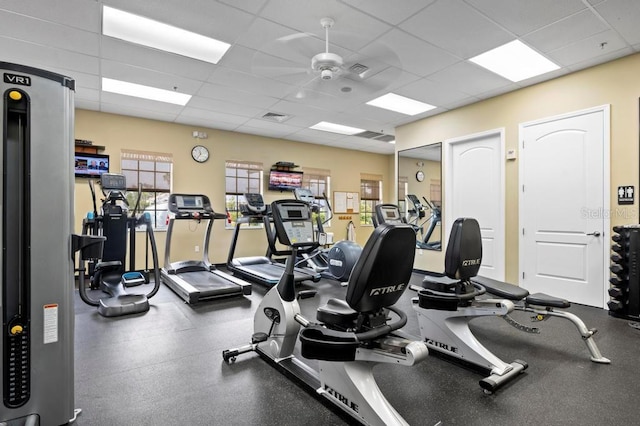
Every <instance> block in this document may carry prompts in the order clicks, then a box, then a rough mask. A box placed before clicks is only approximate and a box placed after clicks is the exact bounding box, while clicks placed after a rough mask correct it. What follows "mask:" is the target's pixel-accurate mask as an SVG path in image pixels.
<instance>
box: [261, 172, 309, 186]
mask: <svg viewBox="0 0 640 426" xmlns="http://www.w3.org/2000/svg"><path fill="white" fill-rule="evenodd" d="M301 187H302V172H296V171H282V170H271V171H269V190H271V191H293V190H294V189H296V188H301Z"/></svg>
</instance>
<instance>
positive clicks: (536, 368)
mask: <svg viewBox="0 0 640 426" xmlns="http://www.w3.org/2000/svg"><path fill="white" fill-rule="evenodd" d="M413 280H414V281H415V282H419V281H420V280H421V277H420V276H419V275H417V274H416V275H415V276H414V278H413ZM253 289H254V291H253V294H252V295H251V296H248V297H235V298H228V299H218V300H214V301H209V302H203V303H201V304H198V305H188V304H185V303H184V302H183V301H182V299H180V298H179V297H177V296H176V295H175V294H174V293H173V292H172V291H171V290H170V289H168V288H167V287H165V286H164V285H163V286H162V287H161V289H160V291H159V292H158V294H157V295H156V297H154V298H153V299H151V305H152V306H151V309H150V311H149V312H147V313H145V314H142V315H136V316H129V317H120V318H103V317H101V316H100V315H99V314H98V313H97V311H96V309H95V308H92V307H90V306H86V305H84V304H83V302H82V301H81V300H80V298H79V297H77V292H76V340H75V354H76V356H75V360H76V363H75V383H76V397H75V398H76V406H77V407H79V408H81V409H82V410H83V411H82V414H81V415H80V416H79V418H78V420H77V422H76V424H78V425H80V426H89V425H99V426H110V425H137V426H142V425H153V426H157V425H187V424H189V425H319V424H323V425H343V424H347V422H346V421H345V420H344V419H342V418H341V417H340V416H338V415H337V414H336V413H335V412H334V411H332V410H331V409H329V408H328V407H326V406H325V405H323V404H322V403H320V402H319V401H318V400H317V399H316V398H315V397H314V396H312V395H310V394H309V393H307V392H305V391H303V390H301V388H300V387H299V386H297V385H296V384H295V383H293V382H291V381H290V380H288V379H287V378H286V377H285V376H284V375H282V374H281V373H279V372H278V371H277V370H276V369H274V368H273V367H271V366H270V365H269V364H267V363H266V362H265V361H263V360H262V359H261V358H259V357H258V356H257V355H256V354H254V353H249V354H245V355H243V356H241V357H239V358H238V360H237V361H236V362H235V363H233V364H226V363H225V362H224V361H223V360H222V356H221V354H222V351H223V350H224V349H228V348H232V347H237V346H240V345H243V344H245V343H248V341H249V339H250V336H251V333H252V321H253V311H254V310H255V308H256V307H257V306H258V304H259V303H260V300H261V298H262V296H263V295H264V293H265V292H266V289H265V288H264V287H260V286H259V285H254V287H253ZM300 289H317V290H318V295H317V296H316V297H315V298H310V299H305V300H301V301H300V304H301V309H302V313H303V315H305V316H306V317H308V318H315V315H314V313H315V309H316V307H317V306H319V305H320V304H321V303H323V302H324V301H325V300H326V299H328V298H330V297H344V294H345V292H346V290H345V288H343V287H340V286H339V285H338V284H337V283H336V282H335V281H332V280H325V279H323V280H322V281H321V282H319V283H317V284H310V285H302V286H300ZM134 291H136V290H135V289H134V290H133V291H132V292H134ZM414 296H415V293H413V292H411V291H406V292H405V294H404V295H403V297H402V299H401V301H400V302H399V303H398V306H399V307H400V308H401V309H403V310H404V311H405V312H406V313H407V315H408V317H409V321H408V324H407V325H406V327H405V328H404V330H405V331H407V332H409V333H412V334H416V335H418V334H419V329H418V322H417V318H416V316H415V314H414V312H413V310H412V309H411V297H414ZM569 311H570V312H573V313H574V314H576V315H578V316H580V317H581V318H582V319H583V321H584V322H585V323H586V324H587V326H588V327H590V328H592V327H595V328H597V329H598V330H599V331H598V333H597V334H596V336H595V339H596V342H597V344H598V346H599V348H600V350H601V352H602V354H603V355H604V356H605V357H608V358H609V359H611V361H612V363H611V364H610V365H600V364H595V363H593V362H591V361H590V360H589V352H588V350H587V348H586V346H585V344H584V342H583V341H582V339H581V337H580V335H579V334H578V332H577V330H576V328H575V327H574V326H573V325H572V324H571V323H569V322H568V321H564V320H561V319H557V318H551V319H549V320H548V321H545V322H542V323H536V324H535V325H536V326H538V327H540V329H541V333H540V334H536V335H533V334H527V333H523V332H521V331H518V330H516V329H515V328H513V327H511V326H510V325H508V324H507V323H506V322H505V321H504V320H502V319H501V318H498V317H484V318H478V319H475V320H473V321H472V322H471V328H472V330H473V332H474V334H475V335H476V336H477V337H478V339H479V340H480V341H481V342H482V343H483V344H484V345H485V346H486V347H488V348H489V349H490V350H492V351H493V352H494V353H495V354H496V355H498V356H499V357H500V358H502V359H503V360H504V361H507V362H511V361H513V360H515V359H522V360H525V361H526V362H527V363H528V365H529V368H528V369H527V370H526V371H525V373H524V374H522V375H521V376H520V377H518V378H517V379H516V380H515V381H513V382H511V383H510V384H508V385H507V386H506V387H505V388H503V389H500V390H499V391H498V392H496V393H494V394H492V395H487V394H485V393H483V391H482V390H481V388H480V387H479V385H478V381H479V380H480V379H481V378H482V377H483V376H482V375H479V374H477V373H475V372H472V371H470V370H467V369H464V368H461V367H460V366H457V365H454V364H452V363H449V362H447V361H445V360H442V359H439V358H436V357H428V358H427V359H426V360H425V361H423V362H422V363H420V364H418V365H415V366H413V367H404V366H395V365H391V366H390V365H378V366H377V367H376V368H375V370H374V372H375V376H376V379H377V382H378V384H379V386H380V388H381V389H382V391H383V392H384V394H385V395H386V397H387V399H389V401H390V402H391V403H392V404H393V406H394V407H395V408H396V409H397V410H398V411H399V412H400V413H401V414H402V415H403V417H404V418H405V419H406V420H407V421H408V422H409V423H410V424H412V425H433V424H437V423H438V422H441V424H443V425H465V426H466V425H495V426H498V425H516V424H519V425H582V426H587V425H634V424H639V423H640V404H639V403H638V402H639V399H638V398H639V397H640V392H639V391H638V389H640V387H639V384H640V330H636V329H633V328H632V327H629V325H628V321H625V320H622V319H617V318H613V317H611V316H609V315H608V314H607V312H606V311H604V310H600V309H595V308H590V307H585V306H579V305H574V306H572V307H571V308H570V309H569ZM513 316H514V317H515V318H516V319H518V320H519V321H520V322H523V323H527V322H528V321H529V318H528V317H527V315H526V314H524V313H514V315H513Z"/></svg>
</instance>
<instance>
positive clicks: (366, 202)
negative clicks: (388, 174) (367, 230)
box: [360, 174, 382, 225]
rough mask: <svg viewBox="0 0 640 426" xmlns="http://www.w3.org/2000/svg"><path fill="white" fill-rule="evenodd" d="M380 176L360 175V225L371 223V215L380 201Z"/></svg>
mask: <svg viewBox="0 0 640 426" xmlns="http://www.w3.org/2000/svg"><path fill="white" fill-rule="evenodd" d="M381 194H382V176H379V175H371V174H361V175H360V225H373V215H374V213H375V208H376V206H377V205H378V204H379V203H380V201H381V197H380V195H381Z"/></svg>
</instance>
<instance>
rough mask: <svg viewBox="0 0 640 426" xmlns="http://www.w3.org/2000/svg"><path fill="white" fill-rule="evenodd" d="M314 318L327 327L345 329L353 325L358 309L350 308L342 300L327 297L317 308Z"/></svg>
mask: <svg viewBox="0 0 640 426" xmlns="http://www.w3.org/2000/svg"><path fill="white" fill-rule="evenodd" d="M316 318H317V320H318V321H320V322H321V323H323V324H326V325H327V326H328V327H331V328H338V329H343V330H346V329H348V328H352V327H353V326H354V324H355V321H356V320H357V319H358V311H355V310H353V309H351V307H350V306H349V305H348V304H347V302H346V301H344V300H341V299H329V300H327V303H326V304H324V305H322V306H320V307H319V308H318V311H317V314H316Z"/></svg>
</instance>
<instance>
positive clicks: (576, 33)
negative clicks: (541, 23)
mask: <svg viewBox="0 0 640 426" xmlns="http://www.w3.org/2000/svg"><path fill="white" fill-rule="evenodd" d="M608 29H609V27H608V26H607V25H606V24H605V23H604V22H602V20H601V19H598V17H597V16H596V15H594V14H593V13H592V12H591V11H590V10H587V11H584V12H580V13H576V14H575V15H572V16H570V17H568V18H566V19H563V20H561V21H557V22H555V23H553V24H551V25H548V26H546V27H543V28H541V29H539V30H536V31H534V32H532V33H529V34H527V35H526V36H524V37H523V38H522V41H524V42H525V43H526V44H527V45H529V46H531V47H532V48H534V49H536V50H538V51H539V52H541V53H545V52H549V51H551V50H555V49H559V48H561V47H563V46H566V45H569V44H571V43H575V42H577V41H579V40H582V39H584V38H587V37H590V36H592V35H594V34H597V33H600V32H603V31H606V30H608Z"/></svg>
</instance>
